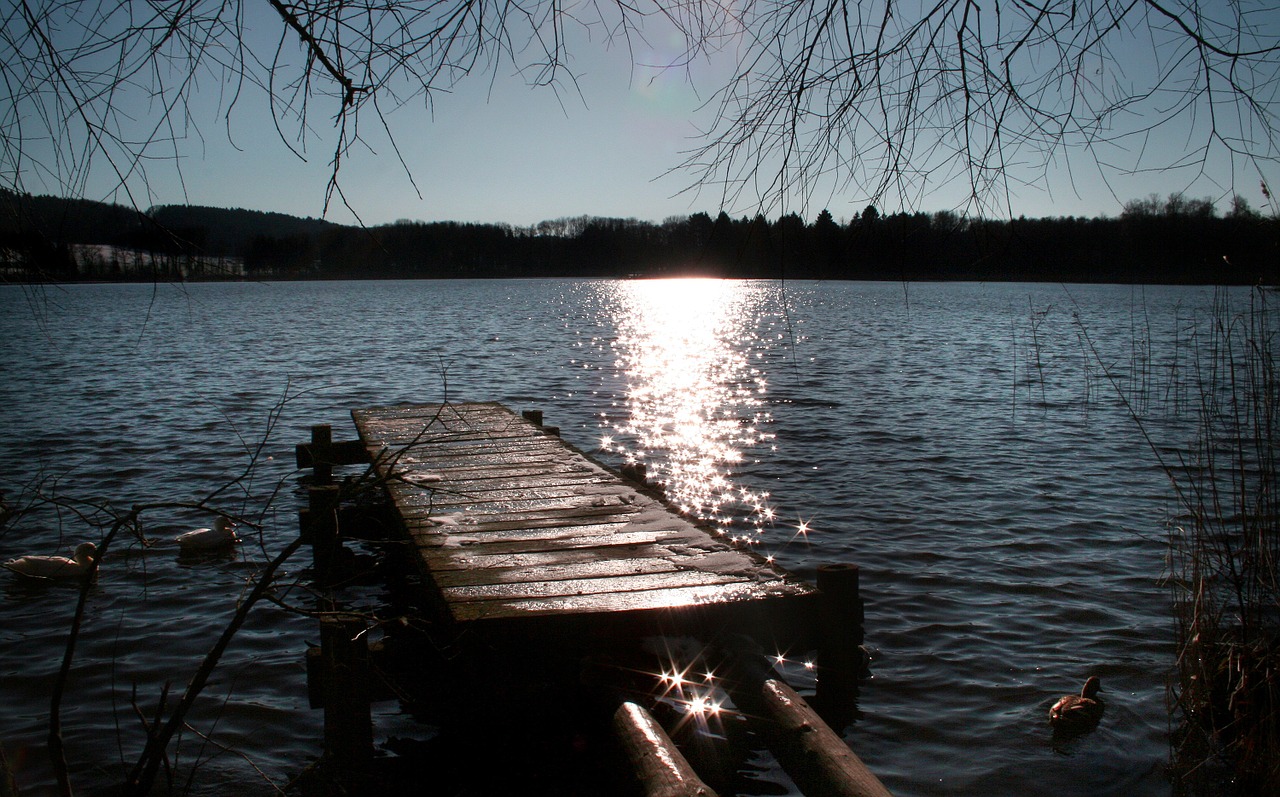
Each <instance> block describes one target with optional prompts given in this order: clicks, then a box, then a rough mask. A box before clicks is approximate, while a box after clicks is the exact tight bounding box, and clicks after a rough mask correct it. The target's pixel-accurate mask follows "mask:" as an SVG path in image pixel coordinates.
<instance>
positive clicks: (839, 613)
mask: <svg viewBox="0 0 1280 797" xmlns="http://www.w3.org/2000/svg"><path fill="white" fill-rule="evenodd" d="M817 582H818V590H819V592H821V602H820V603H819V606H820V609H819V612H820V620H819V625H818V634H819V638H818V690H817V695H816V696H815V699H814V703H815V704H816V705H817V706H818V708H819V710H820V711H821V713H822V715H823V717H825V718H826V720H827V722H828V723H829V724H830V725H831V726H832V727H834V728H843V727H844V726H846V725H848V724H849V723H850V722H851V721H852V720H853V718H854V717H855V716H856V714H857V710H858V681H859V679H860V678H862V677H863V676H864V675H865V673H866V671H867V654H866V652H865V650H864V648H863V647H862V643H863V641H864V639H865V632H864V630H863V623H864V620H865V608H864V605H863V602H862V596H861V594H860V591H859V569H858V566H857V565H855V564H848V563H843V562H840V563H833V564H826V565H821V566H820V567H819V568H818V577H817Z"/></svg>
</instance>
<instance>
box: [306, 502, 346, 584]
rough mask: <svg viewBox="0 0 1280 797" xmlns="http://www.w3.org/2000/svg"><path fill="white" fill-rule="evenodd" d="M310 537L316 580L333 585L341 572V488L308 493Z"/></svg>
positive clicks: (308, 532) (308, 533) (308, 531)
mask: <svg viewBox="0 0 1280 797" xmlns="http://www.w3.org/2000/svg"><path fill="white" fill-rule="evenodd" d="M306 532H307V535H308V537H309V539H310V542H311V554H312V557H313V562H314V565H315V571H316V580H317V581H319V582H320V583H322V584H323V583H329V582H330V581H331V580H332V578H333V576H334V574H335V571H336V569H337V564H338V554H339V550H340V549H341V548H342V541H341V540H340V539H339V538H338V486H337V485H336V484H326V485H322V486H317V487H311V488H310V489H308V490H307V529H306Z"/></svg>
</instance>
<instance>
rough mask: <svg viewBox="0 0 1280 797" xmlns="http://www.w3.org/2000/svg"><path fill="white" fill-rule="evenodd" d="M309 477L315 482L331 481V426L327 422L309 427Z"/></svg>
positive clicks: (327, 482)
mask: <svg viewBox="0 0 1280 797" xmlns="http://www.w3.org/2000/svg"><path fill="white" fill-rule="evenodd" d="M311 478H312V479H314V482H315V484H331V483H332V482H333V428H332V427H331V426H329V424H327V423H319V424H316V425H314V426H312V427H311Z"/></svg>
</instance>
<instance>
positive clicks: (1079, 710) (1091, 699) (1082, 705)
mask: <svg viewBox="0 0 1280 797" xmlns="http://www.w3.org/2000/svg"><path fill="white" fill-rule="evenodd" d="M1101 691H1102V682H1101V681H1099V680H1098V676H1096V675H1091V676H1089V680H1087V681H1085V682H1084V688H1083V689H1081V690H1080V694H1078V695H1063V696H1062V697H1060V698H1058V702H1057V703H1054V704H1053V708H1051V709H1049V722H1050V723H1051V724H1052V725H1054V726H1055V727H1060V728H1064V729H1068V730H1085V729H1088V728H1091V727H1093V726H1094V725H1096V724H1097V722H1098V720H1099V719H1101V718H1102V709H1103V703H1102V700H1101V699H1100V698H1099V697H1098V693H1099V692H1101Z"/></svg>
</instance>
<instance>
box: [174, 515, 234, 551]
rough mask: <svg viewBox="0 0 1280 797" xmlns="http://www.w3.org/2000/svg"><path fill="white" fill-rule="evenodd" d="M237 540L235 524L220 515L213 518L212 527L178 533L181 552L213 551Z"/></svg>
mask: <svg viewBox="0 0 1280 797" xmlns="http://www.w3.org/2000/svg"><path fill="white" fill-rule="evenodd" d="M239 541H240V538H239V537H237V536H236V524H234V523H232V522H231V520H230V519H229V518H225V517H222V516H221V515H219V516H218V517H217V518H215V519H214V521H213V528H209V529H196V530H195V531H188V532H187V533H186V534H179V535H178V546H179V547H181V548H182V551H183V553H195V552H198V551H214V550H218V549H219V548H226V547H228V546H231V545H235V544H236V543H237V542H239Z"/></svg>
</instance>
